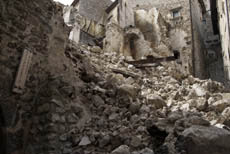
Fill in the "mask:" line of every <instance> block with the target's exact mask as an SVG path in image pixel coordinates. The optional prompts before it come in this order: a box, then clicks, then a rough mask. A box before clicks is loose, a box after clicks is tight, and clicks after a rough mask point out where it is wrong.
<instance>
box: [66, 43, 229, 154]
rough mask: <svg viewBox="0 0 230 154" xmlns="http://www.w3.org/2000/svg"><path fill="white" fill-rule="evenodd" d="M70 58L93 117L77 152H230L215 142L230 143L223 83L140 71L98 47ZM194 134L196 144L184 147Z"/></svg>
mask: <svg viewBox="0 0 230 154" xmlns="http://www.w3.org/2000/svg"><path fill="white" fill-rule="evenodd" d="M66 56H67V57H69V58H70V59H71V60H72V62H73V65H75V68H76V72H77V73H80V79H81V80H83V81H84V84H85V86H86V87H87V88H86V89H82V91H81V93H82V94H83V95H84V96H85V97H86V98H87V100H88V101H87V102H84V106H85V108H86V109H88V115H90V116H88V117H87V118H88V119H87V118H86V123H85V125H82V127H79V130H78V132H77V133H76V134H75V135H76V136H77V142H76V148H75V150H74V151H75V152H76V153H79V154H81V153H92V154H96V153H98V154H102V153H105V154H106V153H110V152H111V154H129V153H132V154H151V153H154V152H155V153H157V154H158V153H159V154H163V153H169V154H172V153H176V154H179V153H181V154H182V153H186V152H187V153H188V154H190V153H193V154H195V153H202V154H204V153H212V152H213V151H214V153H216V152H218V151H217V149H219V148H220V147H222V148H223V149H225V150H227V151H228V150H229V149H230V147H229V146H228V144H223V145H218V144H217V143H216V142H218V140H219V137H220V138H221V140H222V139H223V138H224V139H225V140H226V141H227V140H230V138H229V137H230V132H228V131H229V129H228V127H227V125H228V126H229V118H230V104H229V101H228V99H229V94H228V93H226V92H227V91H226V89H225V88H224V86H223V85H222V84H221V83H218V82H215V81H211V80H199V79H197V78H194V77H192V76H191V75H190V76H185V75H183V74H181V73H180V72H178V71H177V70H176V69H175V68H173V63H171V64H170V65H167V64H166V65H160V66H156V67H148V68H142V69H137V68H135V67H134V66H132V65H129V64H127V63H125V60H124V57H123V56H119V55H116V54H115V53H104V52H103V51H102V50H101V49H100V48H99V47H89V46H85V45H74V43H72V44H71V45H69V47H68V49H67V50H66ZM79 61H80V62H81V63H82V64H81V66H82V68H79V64H78V63H79ZM79 70H80V72H79ZM83 117H84V116H83ZM83 117H82V118H83ZM213 126H217V127H221V128H223V127H224V128H225V129H226V130H224V129H219V128H216V127H213ZM193 127H194V128H193ZM190 129H191V130H190ZM213 129H214V130H213ZM227 130H228V131H227ZM190 131H191V132H190ZM202 131H204V133H201V132H202ZM209 131H210V132H209ZM212 132H216V133H217V136H215V137H216V138H215V137H213V136H211V135H213V133H212ZM186 133H187V134H186ZM193 133H194V134H193ZM199 133H201V135H198V134H199ZM205 133H207V134H205ZM209 133H210V134H209ZM218 133H219V134H218ZM190 135H191V136H192V137H194V141H190V140H189V141H188V143H184V142H185V141H186V140H187V138H189V139H191V138H190ZM196 135H197V136H196ZM202 135H204V136H202ZM209 135H210V136H209ZM199 137H200V139H199ZM182 138H183V139H182ZM213 138H214V139H213ZM197 140H200V141H199V142H203V145H202V144H201V143H199V142H198V143H196V141H197ZM209 140H210V141H209ZM75 141H76V140H75ZM209 142H210V143H209ZM214 143H215V144H214ZM196 144H197V145H199V146H200V147H198V148H197V149H196V147H195V146H194V145H196ZM200 144H201V145H200ZM212 144H213V145H212ZM221 144H222V143H221ZM121 145H122V146H121ZM119 146H120V147H119ZM117 147H119V148H118V149H116V148H117ZM207 147H208V148H209V149H210V150H208V151H207V152H206V151H203V150H204V149H205V148H207ZM191 148H192V149H193V148H194V149H195V150H194V152H189V151H192V150H190V149H191ZM114 149H115V150H114ZM113 150H114V151H113ZM152 150H153V151H152ZM223 151H224V150H223ZM227 151H225V152H224V153H228V152H227Z"/></svg>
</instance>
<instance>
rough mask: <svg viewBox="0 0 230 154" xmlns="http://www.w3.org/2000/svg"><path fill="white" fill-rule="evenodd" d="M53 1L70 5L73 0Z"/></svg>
mask: <svg viewBox="0 0 230 154" xmlns="http://www.w3.org/2000/svg"><path fill="white" fill-rule="evenodd" d="M54 1H57V2H60V3H62V4H65V5H70V4H71V3H72V2H73V0H54Z"/></svg>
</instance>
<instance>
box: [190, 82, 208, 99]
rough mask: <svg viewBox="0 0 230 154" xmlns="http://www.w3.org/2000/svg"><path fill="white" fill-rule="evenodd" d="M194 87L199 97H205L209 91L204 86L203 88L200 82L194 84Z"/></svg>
mask: <svg viewBox="0 0 230 154" xmlns="http://www.w3.org/2000/svg"><path fill="white" fill-rule="evenodd" d="M192 88H193V89H194V91H195V93H196V95H197V96H198V97H203V96H205V95H206V93H207V91H206V90H205V89H204V88H202V87H201V86H200V85H199V84H194V85H193V86H192Z"/></svg>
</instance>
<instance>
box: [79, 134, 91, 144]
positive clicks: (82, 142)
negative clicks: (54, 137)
mask: <svg viewBox="0 0 230 154" xmlns="http://www.w3.org/2000/svg"><path fill="white" fill-rule="evenodd" d="M89 144H91V141H90V139H89V137H88V136H84V137H82V139H81V141H80V143H79V144H78V145H79V146H86V145H89Z"/></svg>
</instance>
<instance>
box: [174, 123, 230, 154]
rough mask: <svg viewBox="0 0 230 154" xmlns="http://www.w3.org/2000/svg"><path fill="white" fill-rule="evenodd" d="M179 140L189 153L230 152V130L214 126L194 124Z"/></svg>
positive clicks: (225, 153)
mask: <svg viewBox="0 0 230 154" xmlns="http://www.w3.org/2000/svg"><path fill="white" fill-rule="evenodd" d="M182 136H183V137H184V138H183V139H182V140H178V141H177V142H180V143H182V144H184V145H182V146H183V147H184V148H185V149H184V150H185V151H188V152H189V154H201V153H202V154H229V151H230V146H229V143H230V132H229V131H227V130H224V129H220V128H217V127H214V126H210V127H205V126H192V127H190V128H188V129H186V130H184V132H183V133H182ZM183 142H184V143H183Z"/></svg>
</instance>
